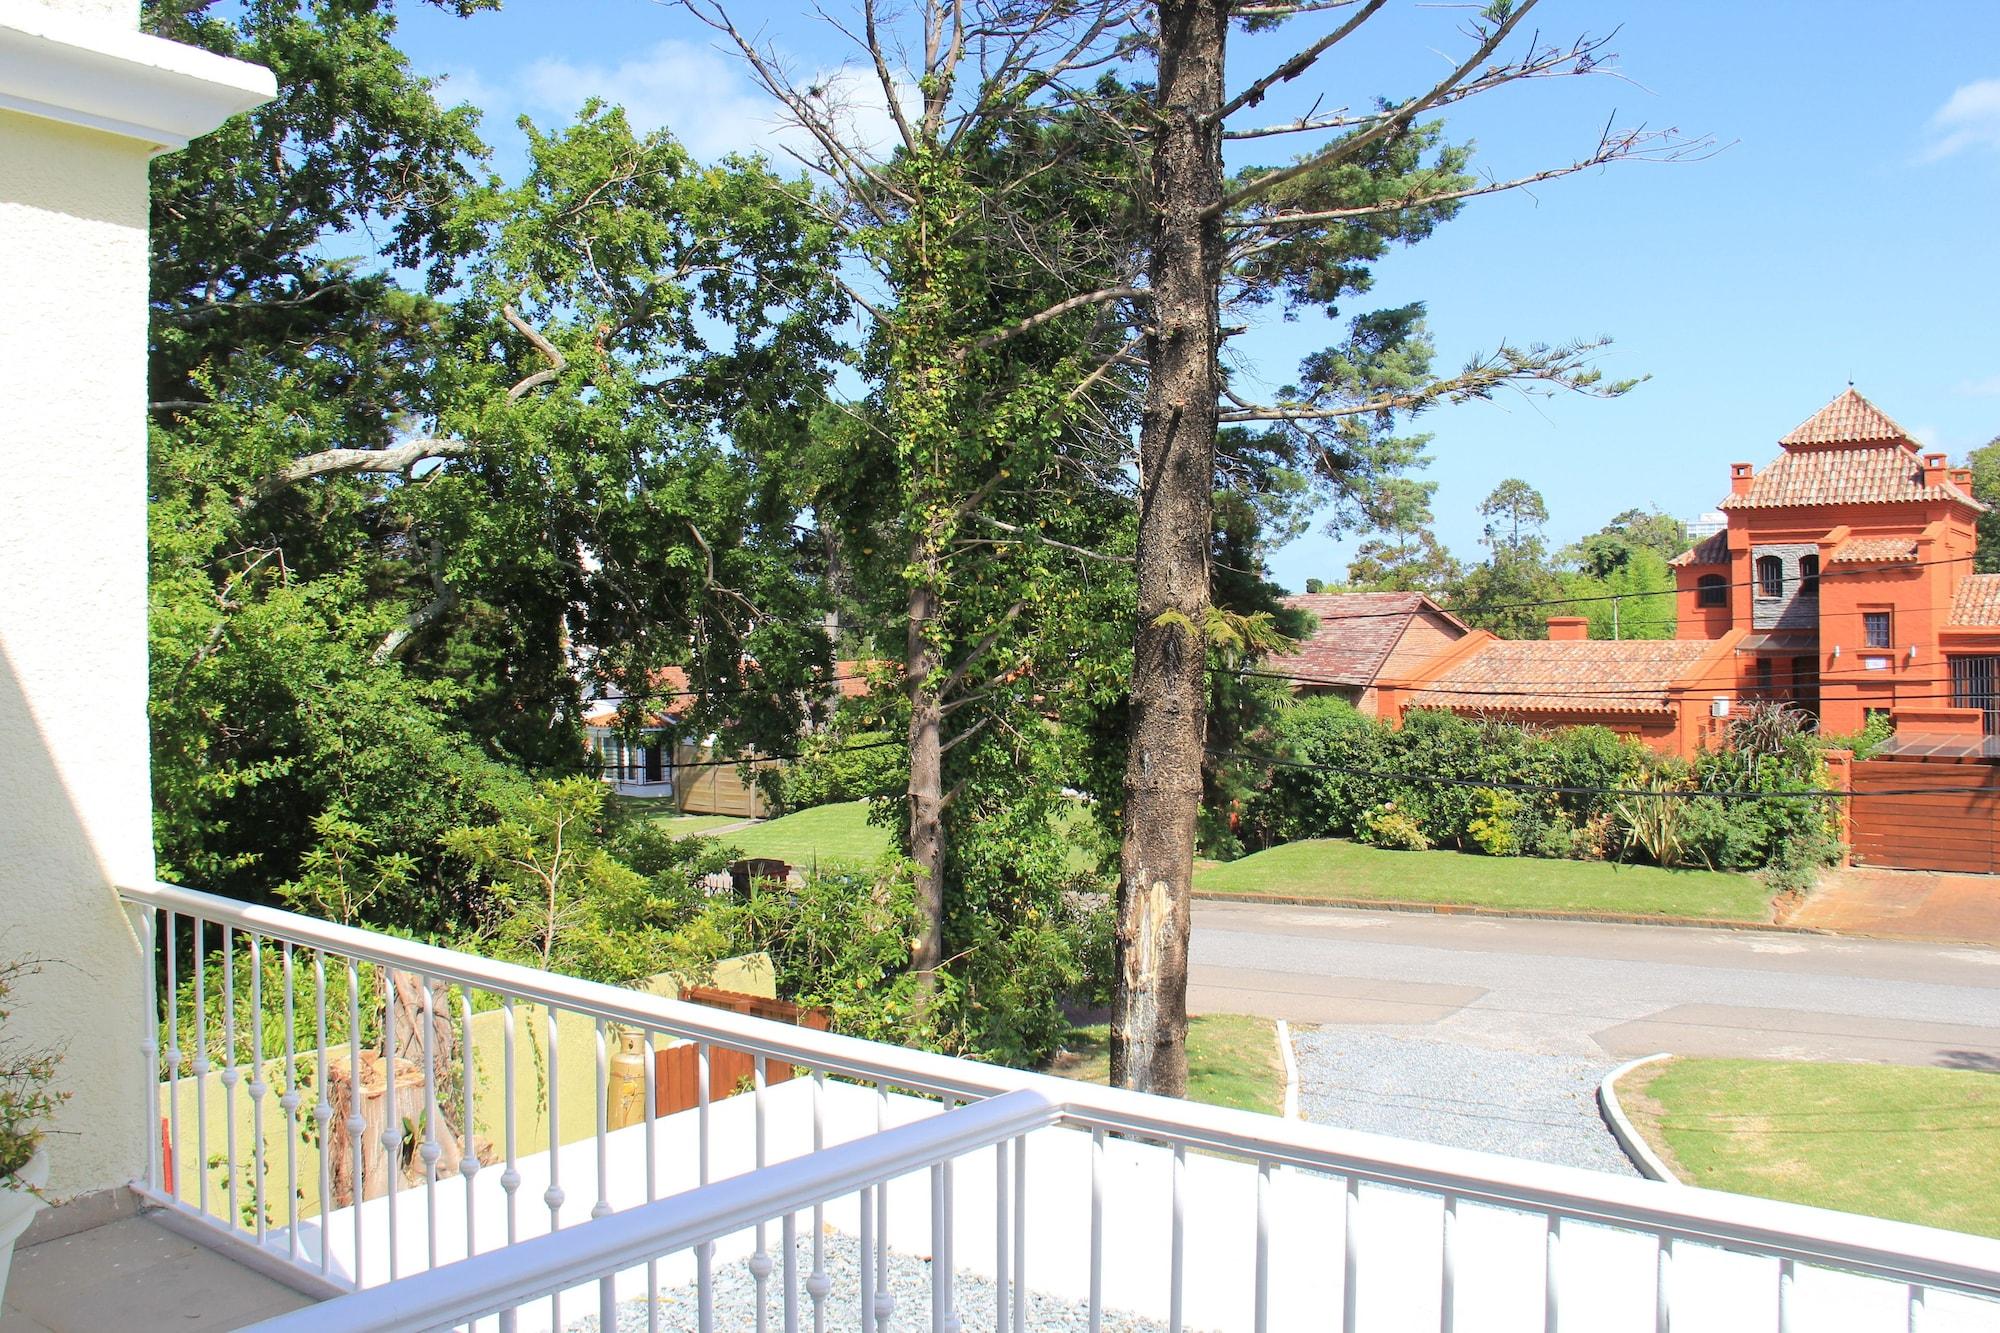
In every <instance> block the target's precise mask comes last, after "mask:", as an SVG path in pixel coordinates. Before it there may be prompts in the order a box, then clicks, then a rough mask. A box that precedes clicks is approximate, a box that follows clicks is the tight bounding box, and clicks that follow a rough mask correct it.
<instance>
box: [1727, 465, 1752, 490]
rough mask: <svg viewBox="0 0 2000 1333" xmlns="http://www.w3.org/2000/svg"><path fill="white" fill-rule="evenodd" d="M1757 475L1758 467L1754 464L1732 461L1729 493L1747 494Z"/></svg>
mask: <svg viewBox="0 0 2000 1333" xmlns="http://www.w3.org/2000/svg"><path fill="white" fill-rule="evenodd" d="M1756 475H1757V469H1756V467H1755V465H1753V464H1750V463H1731V464H1730V465H1729V493H1730V494H1731V495H1744V494H1747V493H1748V492H1749V490H1750V482H1751V479H1752V478H1754V477H1755V476H1756Z"/></svg>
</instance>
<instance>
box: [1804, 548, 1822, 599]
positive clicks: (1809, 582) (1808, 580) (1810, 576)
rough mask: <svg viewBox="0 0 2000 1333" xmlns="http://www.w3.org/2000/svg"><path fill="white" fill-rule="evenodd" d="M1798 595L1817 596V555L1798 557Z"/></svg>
mask: <svg viewBox="0 0 2000 1333" xmlns="http://www.w3.org/2000/svg"><path fill="white" fill-rule="evenodd" d="M1799 596H1801V597H1817V596H1819V557H1818V556H1816V555H1802V556H1800V557H1799Z"/></svg>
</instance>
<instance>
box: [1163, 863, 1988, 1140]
mask: <svg viewBox="0 0 2000 1333" xmlns="http://www.w3.org/2000/svg"><path fill="white" fill-rule="evenodd" d="M1191 963H1192V971H1191V976H1190V990H1189V997H1188V999H1189V1004H1190V1007H1192V1008H1193V1009H1195V1010H1196V1011H1208V1012H1233V1013H1255V1014H1265V1015H1268V1016H1270V1017H1274V1018H1285V1019H1289V1020H1291V1021H1293V1022H1296V1023H1303V1024H1313V1025H1320V1026H1321V1027H1322V1031H1321V1032H1320V1033H1319V1034H1317V1035H1313V1034H1308V1035H1305V1036H1302V1037H1301V1038H1300V1040H1299V1044H1298V1047H1297V1050H1298V1053H1299V1056H1300V1082H1301V1103H1302V1108H1303V1109H1304V1110H1305V1111H1306V1113H1307V1114H1308V1115H1309V1117H1310V1118H1312V1119H1314V1120H1318V1121H1321V1122H1323V1123H1328V1124H1340V1125H1345V1126H1349V1127H1352V1128H1358V1129H1372V1130H1378V1131H1382V1132H1388V1133H1395V1134H1401V1135H1404V1136H1406V1137H1412V1138H1420V1139H1425V1140H1428V1141H1431V1142H1437V1143H1452V1144H1459V1145H1471V1146H1480V1147H1486V1148H1489V1149H1491V1150H1494V1151H1501V1152H1509V1153H1513V1154H1515V1155H1519V1156H1524V1157H1532V1158H1535V1159H1537V1160H1543V1161H1558V1162H1566V1163H1569V1164H1572V1165H1599V1166H1604V1167H1607V1168H1610V1169H1619V1168H1621V1167H1622V1157H1619V1156H1616V1153H1617V1150H1616V1148H1615V1147H1613V1146H1611V1144H1610V1138H1609V1135H1608V1134H1607V1133H1606V1132H1605V1130H1604V1129H1603V1126H1602V1124H1601V1123H1600V1122H1599V1120H1598V1117H1597V1113H1596V1108H1595V1105H1594V1103H1593V1102H1592V1101H1591V1100H1590V1098H1589V1097H1588V1095H1587V1090H1588V1089H1589V1088H1590V1087H1592V1086H1594V1085H1595V1083H1596V1081H1597V1079H1598V1078H1601V1077H1602V1075H1603V1074H1604V1073H1606V1072H1609V1071H1610V1070H1611V1069H1613V1068H1615V1067H1616V1066H1617V1065H1618V1064H1620V1063H1622V1062H1623V1061H1625V1060H1628V1059H1631V1058H1633V1057H1635V1056H1640V1055H1650V1054H1652V1053H1653V1052H1655V1051H1663V1050H1664V1051H1672V1052H1675V1053H1678V1054H1683V1055H1712V1056H1743V1057H1750V1058H1762V1059H1794V1060H1873V1061H1886V1062H1891V1063H1901V1064H1923V1065H1941V1066H1949V1067H1956V1068H1969V1069H1993V1070H2000V950H1993V949H1985V948H1975V947H1962V946H1950V945H1936V944H1914V943H1904V942H1900V941H1890V940H1864V939H1830V938H1825V937H1820V936H1812V935H1785V934H1772V933H1769V932H1753V931H1729V930H1688V929H1681V928H1674V927H1663V926H1625V925H1607V924H1597V923H1588V922H1567V921H1562V922H1555V921H1525V920H1515V919H1508V918H1474V917H1463V916H1435V915H1431V914H1427V913H1414V912H1368V911H1350V910H1344V909H1338V908H1320V907H1288V906H1271V907H1263V906H1255V905H1246V904H1236V903H1226V904H1225V903H1213V902H1198V903H1197V904H1196V905H1195V913H1194V941H1193V952H1192V959H1191Z"/></svg>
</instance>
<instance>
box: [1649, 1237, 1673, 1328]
mask: <svg viewBox="0 0 2000 1333" xmlns="http://www.w3.org/2000/svg"><path fill="white" fill-rule="evenodd" d="M1673 1282H1674V1238H1673V1237H1672V1236H1665V1235H1663V1236H1661V1237H1660V1244H1659V1250H1658V1254H1657V1261H1656V1263H1655V1264H1654V1272H1653V1333H1669V1330H1670V1329H1672V1328H1673V1324H1674V1291H1673Z"/></svg>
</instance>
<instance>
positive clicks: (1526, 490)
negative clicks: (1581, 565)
mask: <svg viewBox="0 0 2000 1333" xmlns="http://www.w3.org/2000/svg"><path fill="white" fill-rule="evenodd" d="M1479 513H1480V516H1481V517H1483V518H1484V519H1485V520H1486V525H1485V530H1484V531H1485V535H1484V536H1483V537H1481V539H1480V542H1481V544H1482V545H1483V546H1485V547H1486V550H1487V557H1486V559H1485V560H1484V561H1482V562H1481V563H1480V564H1478V565H1475V566H1473V567H1472V568H1471V569H1470V570H1468V571H1467V572H1466V574H1465V577H1464V578H1463V579H1462V580H1461V581H1460V582H1459V585H1458V587H1457V588H1456V589H1455V590H1454V592H1453V596H1452V600H1451V609H1452V612H1453V614H1455V615H1457V616H1458V617H1459V618H1460V619H1461V620H1463V621H1465V622H1466V623H1467V624H1468V625H1471V626H1472V627H1473V628H1475V629H1488V630H1492V631H1493V632H1494V633H1495V634H1498V635H1499V636H1500V637H1501V638H1503V639H1539V638H1544V637H1546V636H1547V633H1548V625H1547V621H1548V617H1549V616H1550V615H1553V614H1558V613H1559V612H1560V611H1561V609H1562V608H1560V607H1556V606H1550V605H1547V603H1548V602H1550V601H1552V600H1553V599H1555V598H1557V597H1559V596H1561V595H1562V591H1563V589H1562V584H1561V580H1560V579H1559V578H1558V577H1557V574H1556V570H1555V568H1554V567H1553V563H1552V562H1551V560H1550V558H1549V549H1548V540H1547V538H1546V537H1545V536H1544V530H1545V528H1546V525H1547V523H1548V521H1549V510H1548V505H1547V504H1546V503H1544V501H1543V500H1542V495H1541V492H1540V491H1537V490H1536V489H1535V488H1534V487H1532V486H1530V485H1529V484H1528V483H1527V482H1525V481H1522V480H1521V479H1520V478H1518V477H1509V478H1508V479H1507V480H1505V481H1503V482H1501V483H1500V484H1499V485H1498V486H1495V487H1494V488H1493V490H1492V492H1491V493H1490V494H1489V495H1487V497H1486V498H1485V499H1484V500H1482V501H1480V503H1479Z"/></svg>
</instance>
